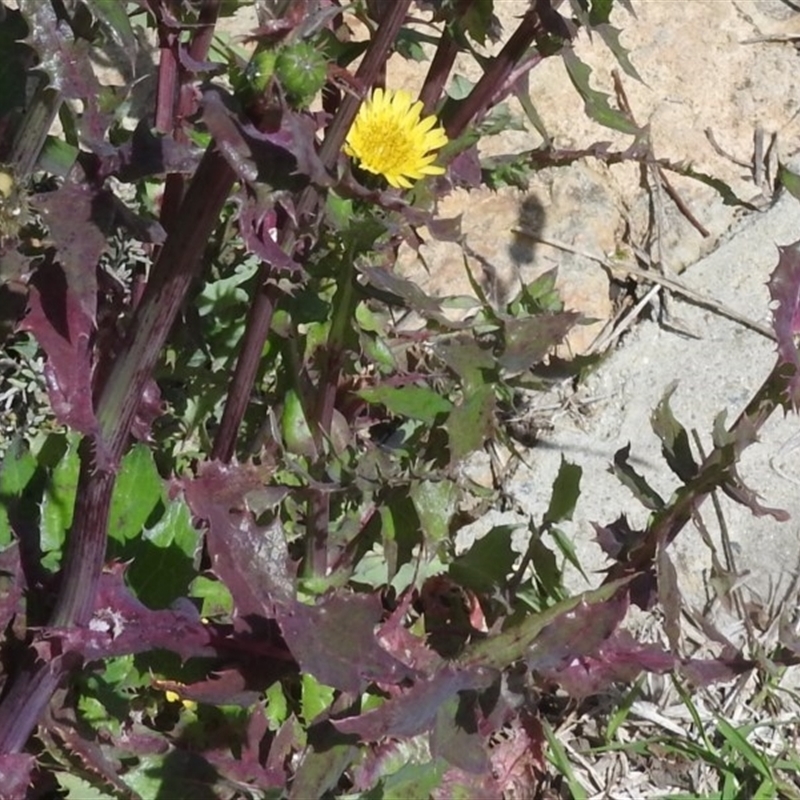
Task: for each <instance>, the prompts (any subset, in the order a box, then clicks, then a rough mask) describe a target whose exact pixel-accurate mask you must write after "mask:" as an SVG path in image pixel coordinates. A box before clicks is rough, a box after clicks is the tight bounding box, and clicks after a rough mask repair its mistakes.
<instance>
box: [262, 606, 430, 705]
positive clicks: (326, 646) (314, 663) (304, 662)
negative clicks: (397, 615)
mask: <svg viewBox="0 0 800 800" xmlns="http://www.w3.org/2000/svg"><path fill="white" fill-rule="evenodd" d="M382 615H383V606H382V604H381V601H380V598H379V597H378V596H377V595H334V596H332V597H328V598H325V599H323V600H321V601H320V602H319V603H318V604H317V605H315V606H307V605H303V604H302V603H292V604H291V605H289V604H286V605H284V606H283V607H282V608H279V609H278V622H279V624H280V626H281V631H282V632H283V636H284V638H285V639H286V643H287V644H288V645H289V649H290V650H291V651H292V654H293V655H294V656H295V657H296V658H297V660H298V662H299V663H300V668H301V669H302V671H303V672H308V673H311V674H312V675H313V676H314V677H315V678H316V679H317V680H319V681H320V682H321V683H324V684H326V685H327V686H333V687H334V688H336V689H341V690H342V691H348V692H362V691H364V688H365V687H366V685H367V684H368V683H370V682H373V681H374V682H378V683H386V684H398V683H401V682H402V681H404V680H407V679H410V678H413V677H414V675H415V670H413V669H411V668H410V667H408V666H406V665H405V664H403V663H402V662H401V661H398V660H397V659H396V658H394V657H393V656H391V655H390V654H389V653H387V652H386V650H384V649H383V648H382V647H381V646H380V644H379V643H378V640H377V638H376V627H377V625H378V623H379V622H380V619H381V616H382Z"/></svg>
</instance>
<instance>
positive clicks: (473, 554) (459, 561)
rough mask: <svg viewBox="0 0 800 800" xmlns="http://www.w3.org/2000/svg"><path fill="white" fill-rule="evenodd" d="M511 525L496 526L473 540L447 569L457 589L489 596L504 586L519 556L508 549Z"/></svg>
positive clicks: (513, 528)
mask: <svg viewBox="0 0 800 800" xmlns="http://www.w3.org/2000/svg"><path fill="white" fill-rule="evenodd" d="M516 529H517V527H516V526H514V525H498V526H495V527H494V528H492V529H491V530H489V531H488V532H487V533H486V534H484V535H483V536H481V537H480V538H479V539H476V540H475V541H474V542H473V544H472V547H470V549H469V550H467V552H466V553H464V554H462V555H460V556H458V558H456V559H455V561H453V563H452V564H451V565H450V571H449V574H450V577H451V578H452V579H453V580H454V581H455V582H456V583H458V584H459V585H460V586H464V587H466V588H468V589H474V590H475V591H476V592H485V593H491V592H492V591H493V590H494V589H495V588H496V587H500V586H503V585H505V582H506V579H507V578H508V576H509V575H510V574H511V570H512V568H513V566H514V562H515V561H516V560H517V557H518V554H517V553H516V552H514V550H513V548H512V547H511V538H512V535H513V533H514V531H515V530H516Z"/></svg>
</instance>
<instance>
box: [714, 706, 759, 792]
mask: <svg viewBox="0 0 800 800" xmlns="http://www.w3.org/2000/svg"><path fill="white" fill-rule="evenodd" d="M717 730H718V731H719V732H720V733H721V734H722V736H724V737H725V740H726V741H727V743H728V744H729V745H730V747H731V748H732V749H733V750H734V752H736V753H738V754H739V755H740V756H741V757H742V758H744V759H745V760H746V761H747V762H748V763H749V764H750V765H751V766H752V767H753V768H754V769H755V770H756V771H757V772H758V773H759V774H760V775H762V776H763V777H764V778H767V779H769V780H771V779H772V770H771V769H770V766H769V762H768V761H767V760H766V759H765V758H764V756H763V755H762V754H761V753H759V752H757V751H756V749H755V748H754V747H753V745H751V744H750V742H748V741H747V736H746V735H745V734H743V733H742V731H741V729H740V728H734V727H733V725H731V724H730V722H728V721H727V720H726V719H723V718H722V717H720V718H719V719H718V720H717Z"/></svg>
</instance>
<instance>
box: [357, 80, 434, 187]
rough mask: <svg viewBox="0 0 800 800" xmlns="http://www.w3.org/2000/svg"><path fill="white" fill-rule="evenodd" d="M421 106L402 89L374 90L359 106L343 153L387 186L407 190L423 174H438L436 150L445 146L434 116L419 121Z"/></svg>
mask: <svg viewBox="0 0 800 800" xmlns="http://www.w3.org/2000/svg"><path fill="white" fill-rule="evenodd" d="M421 113H422V103H420V102H416V103H415V102H414V100H413V98H412V97H411V94H410V92H407V91H405V90H404V89H398V90H397V91H393V90H391V89H375V90H374V91H373V93H372V97H371V98H370V99H369V100H366V101H364V103H362V105H361V108H360V109H359V111H358V114H357V115H356V118H355V121H354V122H353V125H352V127H351V128H350V131H349V132H348V134H347V137H346V139H345V145H344V151H345V153H347V155H349V156H350V157H351V158H355V159H357V160H358V162H359V164H360V165H361V167H363V169H365V170H367V171H368V172H372V173H374V174H375V175H383V176H384V178H386V180H387V181H389V185H390V186H394V187H395V188H397V189H409V188H410V187H411V182H412V181H416V180H419V179H420V178H423V177H424V176H425V175H441V174H442V173H443V172H444V169H442V167H437V166H435V165H434V163H433V162H434V161H435V160H436V152H435V151H436V150H438V149H439V148H440V147H443V146H444V145H446V144H447V136H446V135H445V132H444V129H443V128H441V127H434V125H436V117H425V119H421V118H420V114H421Z"/></svg>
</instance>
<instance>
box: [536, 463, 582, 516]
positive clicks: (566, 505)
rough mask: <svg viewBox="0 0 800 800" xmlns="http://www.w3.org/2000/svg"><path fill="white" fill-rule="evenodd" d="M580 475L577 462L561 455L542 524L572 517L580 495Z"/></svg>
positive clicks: (580, 471)
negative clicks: (572, 462)
mask: <svg viewBox="0 0 800 800" xmlns="http://www.w3.org/2000/svg"><path fill="white" fill-rule="evenodd" d="M582 475H583V469H582V468H581V467H579V466H578V465H577V464H570V463H569V462H568V461H567V460H566V459H565V458H564V456H563V455H562V456H561V464H560V466H559V468H558V474H557V475H556V477H555V480H554V481H553V491H552V492H551V494H550V505H549V506H548V508H547V511H546V512H545V515H544V518H543V520H542V524H543V525H544V526H550V525H554V524H555V523H556V522H562V521H563V520H570V519H572V514H573V512H574V511H575V505H576V503H577V502H578V498H579V497H580V495H581V476H582Z"/></svg>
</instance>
